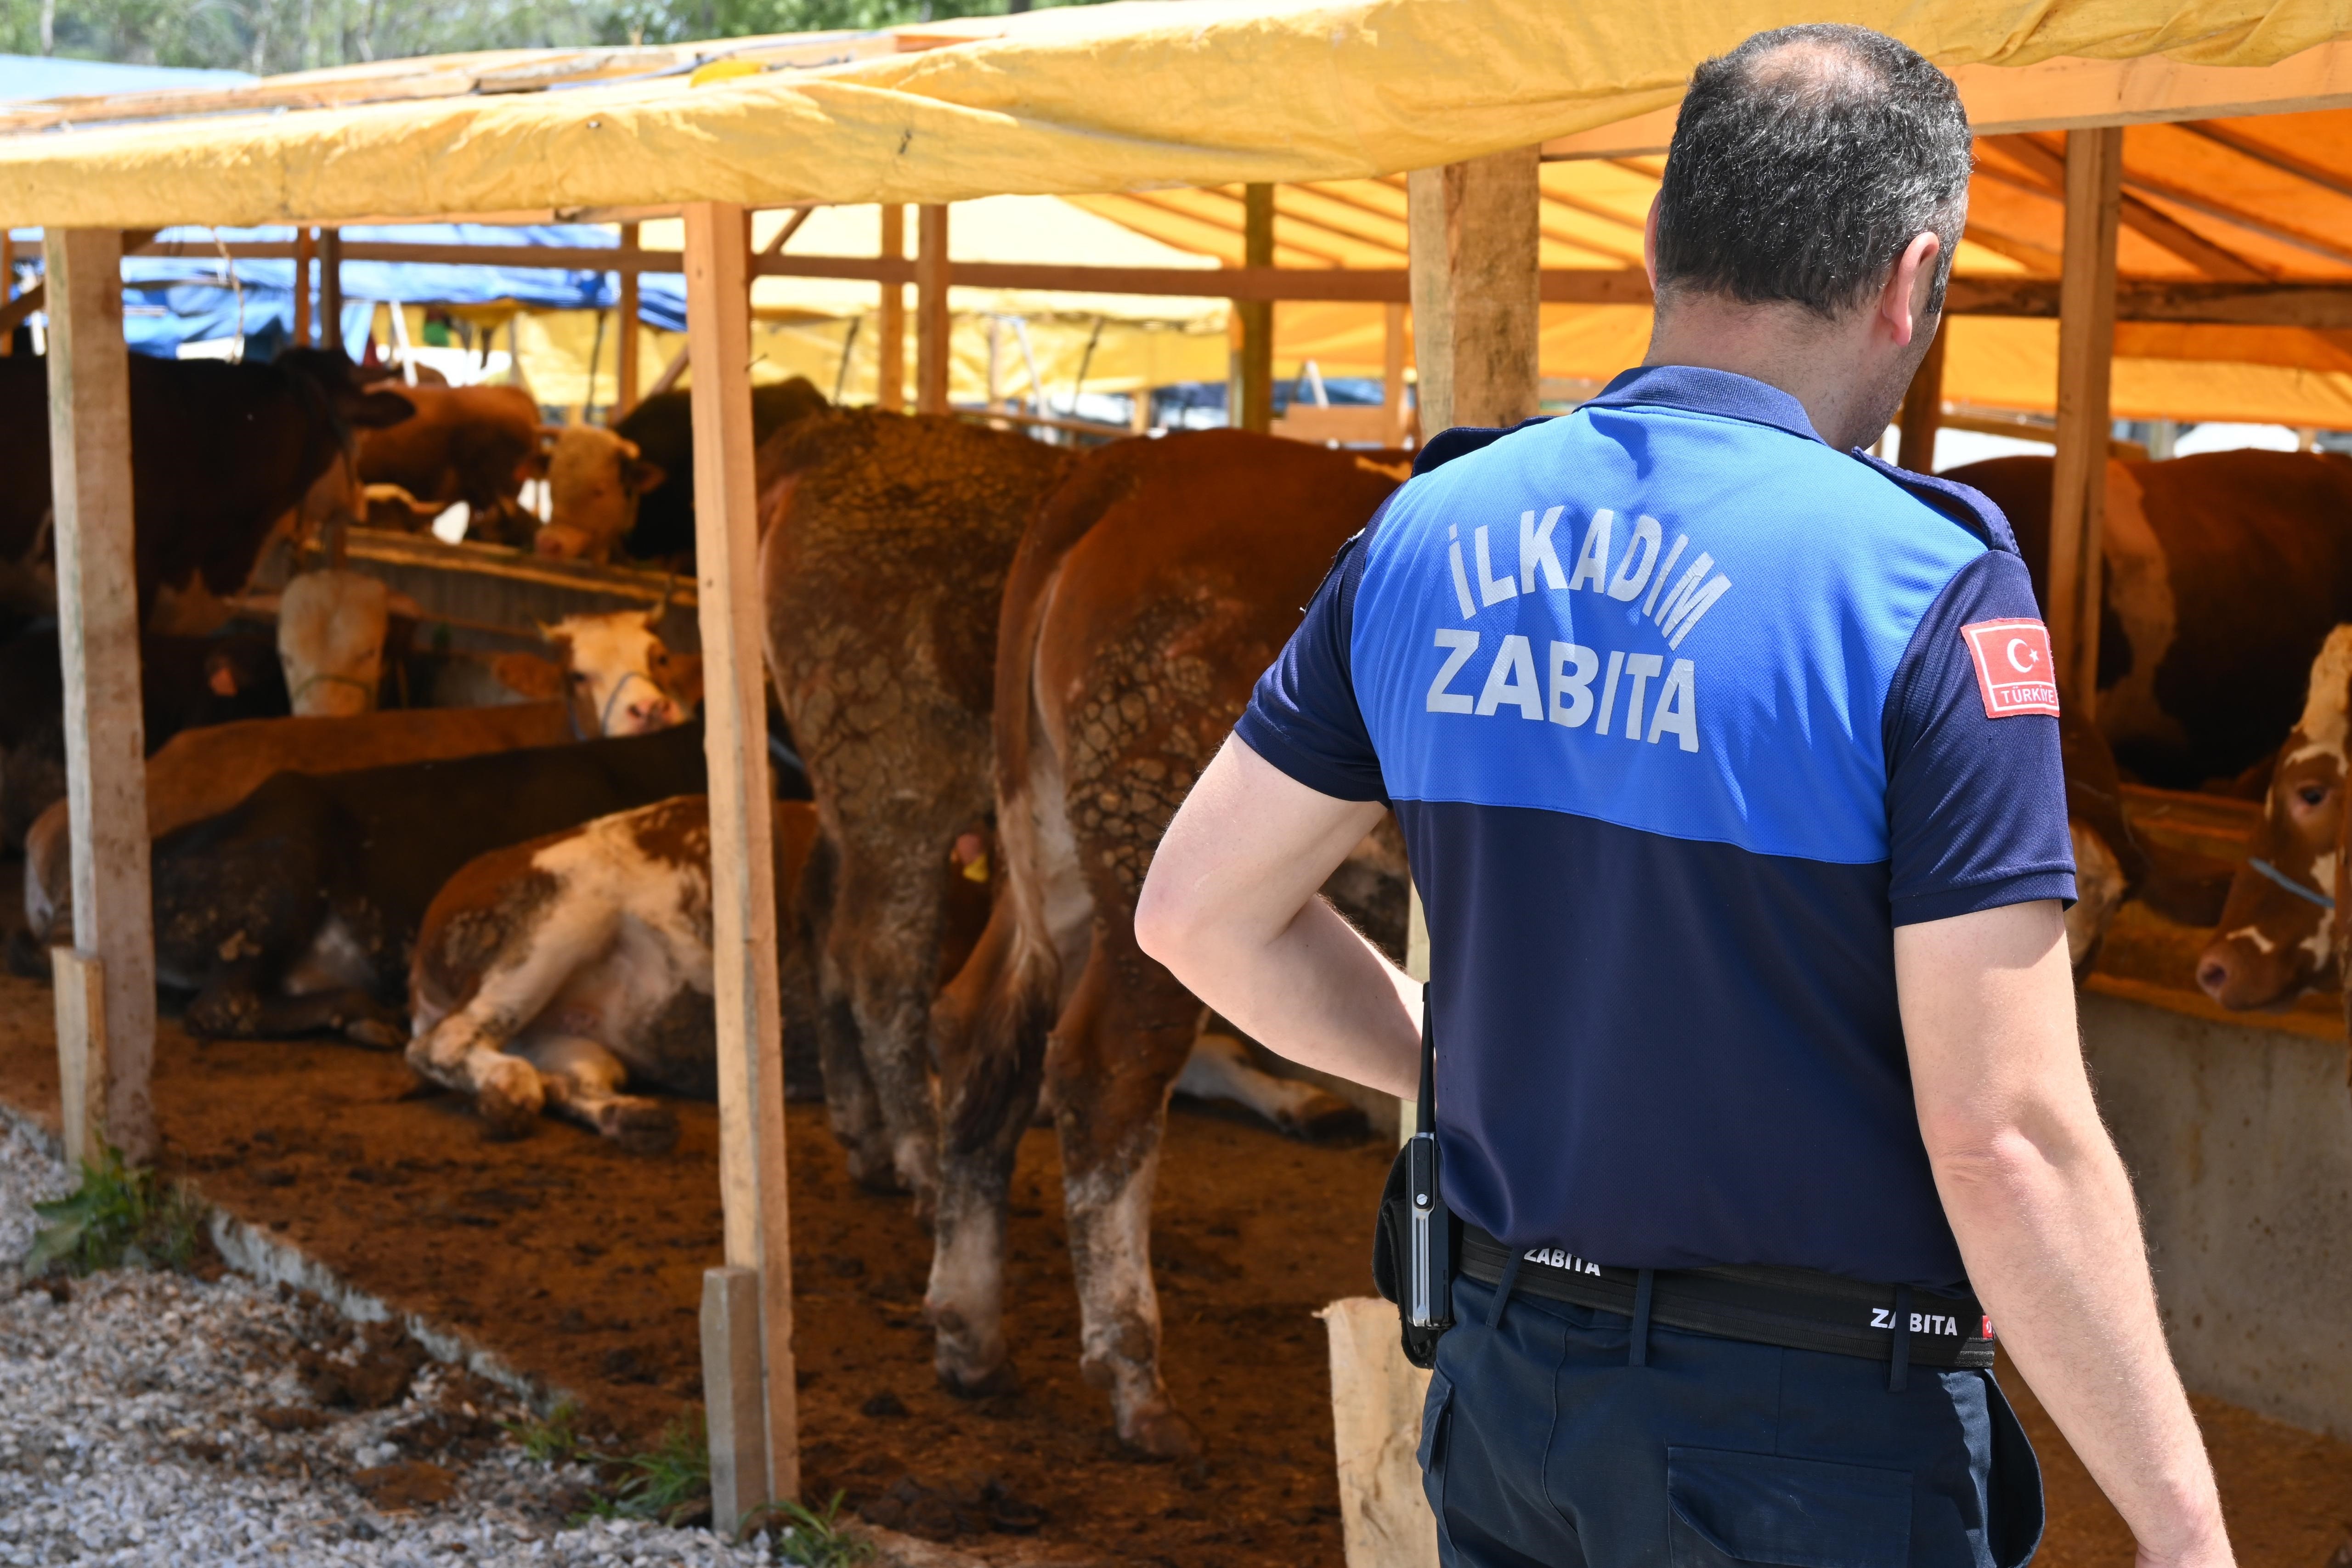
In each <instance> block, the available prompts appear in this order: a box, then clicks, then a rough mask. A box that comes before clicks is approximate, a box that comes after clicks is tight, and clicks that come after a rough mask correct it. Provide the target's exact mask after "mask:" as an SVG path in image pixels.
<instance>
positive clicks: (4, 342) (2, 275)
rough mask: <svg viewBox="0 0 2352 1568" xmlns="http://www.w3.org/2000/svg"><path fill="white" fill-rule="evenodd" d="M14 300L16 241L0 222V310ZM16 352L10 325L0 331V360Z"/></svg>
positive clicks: (14, 330) (13, 327)
mask: <svg viewBox="0 0 2352 1568" xmlns="http://www.w3.org/2000/svg"><path fill="white" fill-rule="evenodd" d="M15 300H16V238H15V237H14V236H12V235H11V234H10V233H9V232H8V225H7V223H6V222H5V220H0V309H5V308H6V307H7V306H8V305H10V304H12V303H14V302H15ZM13 353H16V327H15V326H13V325H11V326H9V327H8V328H7V329H6V330H5V331H0V359H6V358H7V357H8V356H9V355H10V354H13Z"/></svg>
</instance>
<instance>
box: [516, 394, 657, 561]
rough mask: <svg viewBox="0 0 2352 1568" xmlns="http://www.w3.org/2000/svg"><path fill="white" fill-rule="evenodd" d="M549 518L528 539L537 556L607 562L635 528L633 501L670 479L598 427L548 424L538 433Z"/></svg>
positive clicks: (624, 439) (620, 438) (626, 440)
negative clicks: (545, 476)
mask: <svg viewBox="0 0 2352 1568" xmlns="http://www.w3.org/2000/svg"><path fill="white" fill-rule="evenodd" d="M540 441H541V453H542V455H543V456H544V458H545V459H546V465H547V489H548V509H549V519H548V522H547V524H546V526H545V527H543V528H541V530H540V531H538V532H537V533H536V534H534V535H533V536H532V538H531V548H532V549H533V550H534V551H536V552H539V553H540V554H541V555H551V556H555V557H557V558H559V559H562V560H570V561H600V562H601V561H610V560H612V559H613V555H614V551H615V550H616V549H618V547H619V545H620V542H621V541H622V540H624V539H625V538H627V537H628V535H629V533H630V531H632V530H634V529H635V527H636V526H637V505H638V502H639V501H640V500H642V499H643V498H644V497H645V495H646V492H647V491H649V490H652V489H656V488H657V487H659V486H660V485H661V484H662V483H663V482H664V481H665V480H666V479H668V478H669V475H668V473H667V471H666V470H665V469H664V468H662V467H661V465H660V464H658V463H649V462H646V460H645V459H644V458H643V456H642V455H641V454H640V453H639V451H638V448H637V444H636V443H635V441H632V440H630V439H629V438H628V437H625V436H619V435H615V434H614V432H612V431H610V430H607V429H605V428H604V426H601V425H562V426H548V427H547V429H546V430H545V431H543V432H542V433H541V437H540Z"/></svg>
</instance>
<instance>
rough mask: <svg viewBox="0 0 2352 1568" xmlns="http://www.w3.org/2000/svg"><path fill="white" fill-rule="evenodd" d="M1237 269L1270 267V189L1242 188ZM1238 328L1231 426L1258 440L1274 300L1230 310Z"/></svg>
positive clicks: (1269, 419) (1270, 404)
mask: <svg viewBox="0 0 2352 1568" xmlns="http://www.w3.org/2000/svg"><path fill="white" fill-rule="evenodd" d="M1242 265H1243V266H1244V267H1271V266H1273V265H1274V187H1273V186H1272V185H1264V184H1259V185H1244V186H1243V187H1242ZM1234 320H1235V321H1237V322H1238V323H1239V324H1240V327H1241V359H1240V363H1239V365H1238V367H1237V368H1238V369H1239V370H1240V372H1241V374H1240V376H1239V378H1238V379H1239V380H1240V382H1241V407H1240V408H1239V410H1238V411H1237V415H1236V417H1235V418H1234V424H1235V425H1236V426H1239V427H1240V428H1242V429H1244V430H1255V431H1256V432H1257V433H1258V434H1260V435H1264V434H1265V433H1266V432H1267V431H1269V430H1271V429H1273V428H1274V301H1273V300H1240V301H1238V302H1236V303H1235V304H1234Z"/></svg>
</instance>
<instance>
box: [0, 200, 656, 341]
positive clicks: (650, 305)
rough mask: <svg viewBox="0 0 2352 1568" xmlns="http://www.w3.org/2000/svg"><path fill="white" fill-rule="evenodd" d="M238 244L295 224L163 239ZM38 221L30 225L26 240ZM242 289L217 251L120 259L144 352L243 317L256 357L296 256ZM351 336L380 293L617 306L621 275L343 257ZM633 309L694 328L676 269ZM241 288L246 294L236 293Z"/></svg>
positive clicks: (598, 233) (479, 237) (385, 296)
mask: <svg viewBox="0 0 2352 1568" xmlns="http://www.w3.org/2000/svg"><path fill="white" fill-rule="evenodd" d="M341 232H342V237H343V242H344V243H345V244H346V245H347V246H348V245H351V244H353V243H356V242H362V241H368V240H383V241H397V242H401V243H405V244H411V245H502V246H530V245H551V246H564V247H580V248H610V247H615V246H617V245H618V244H619V239H618V237H617V236H615V235H614V232H613V231H612V230H610V229H605V228H599V227H597V226H594V225H593V224H543V225H538V226H531V227H520V228H509V227H499V226H490V225H486V224H403V225H400V226H375V227H370V226H354V227H347V228H345V229H343V230H342V231H341ZM216 233H217V237H218V238H219V239H220V240H222V241H224V242H226V244H228V245H229V246H231V247H236V245H239V244H259V243H264V242H271V241H275V242H277V243H279V244H285V243H289V242H291V241H292V239H293V237H294V231H293V230H292V229H290V228H225V229H220V230H217V231H215V230H213V229H209V228H197V227H188V228H170V229H165V230H164V231H163V234H162V235H161V236H160V238H163V239H165V240H177V241H180V242H182V243H183V244H185V245H187V246H190V247H209V246H210V245H212V243H213V242H214V238H215V234H216ZM26 237H27V238H30V237H32V231H26ZM235 275H236V289H231V288H230V287H229V277H230V267H229V264H228V263H227V262H226V261H225V260H224V259H222V258H221V257H219V256H218V255H217V254H214V255H205V254H203V253H202V252H201V251H200V252H199V253H198V254H194V255H188V256H133V257H128V258H124V261H123V263H122V279H123V324H124V331H125V333H126V335H127V336H128V337H129V339H130V341H131V347H132V348H134V349H137V350H139V351H140V352H141V353H152V354H162V355H166V356H168V355H171V354H173V353H176V352H177V351H178V349H179V346H180V345H181V344H182V343H186V342H206V341H209V340H212V339H216V338H227V337H234V336H236V333H237V331H238V324H239V320H240V311H241V312H242V321H243V327H244V332H245V336H246V339H247V342H248V344H249V352H250V353H252V355H253V356H254V357H260V356H261V355H262V354H263V353H266V352H268V347H269V346H270V345H271V343H272V342H273V340H275V341H280V342H282V341H283V340H284V339H285V338H287V337H289V336H290V335H291V334H292V332H293V326H294V263H293V262H292V261H290V260H289V261H240V262H237V263H236V267H235ZM342 279H343V300H344V305H343V320H342V333H343V346H344V348H345V349H346V351H347V352H349V353H351V354H352V357H354V358H357V357H358V356H359V354H360V353H361V352H362V350H363V349H364V348H365V347H366V344H367V335H368V323H369V321H370V320H371V319H372V317H373V307H374V306H375V305H376V304H377V303H378V302H380V301H396V302H399V303H403V304H410V305H480V304H492V303H496V302H499V301H502V300H511V301H513V302H514V303H516V304H519V305H523V306H526V307H529V308H531V309H534V310H611V309H612V308H614V306H615V305H617V304H618V303H619V301H620V279H619V275H618V274H616V273H611V272H586V271H558V270H551V269H546V268H534V267H474V266H463V267H461V266H455V265H441V264H438V263H429V264H428V263H421V262H406V261H351V260H346V261H345V262H344V263H343V270H342ZM637 287H638V293H637V301H638V303H637V314H638V317H639V319H640V320H642V321H644V322H645V323H646V325H647V326H649V327H656V328H659V329H661V330H663V331H685V330H686V280H685V279H683V278H681V277H679V276H677V274H674V273H646V274H640V275H639V278H638V286H637ZM240 294H241V295H242V301H241V302H240V299H239V295H240Z"/></svg>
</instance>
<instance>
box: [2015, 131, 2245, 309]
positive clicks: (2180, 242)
mask: <svg viewBox="0 0 2352 1568" xmlns="http://www.w3.org/2000/svg"><path fill="white" fill-rule="evenodd" d="M1977 140H1978V144H1979V146H1990V147H1992V148H1993V149H1994V150H1995V151H1997V152H1999V153H2001V154H2002V155H2004V156H2006V157H2009V158H2011V159H2014V160H2015V161H2016V162H2017V163H2021V164H2022V165H2024V166H2025V168H2026V169H2027V170H2028V171H2029V172H2030V173H2032V175H2033V176H2034V178H2035V180H2037V181H2039V182H2040V184H2041V186H2042V189H2044V190H2046V191H2049V192H2052V193H2054V194H2057V195H2063V194H2064V192H2065V189H2066V159H2065V156H2064V155H2063V153H2057V152H2055V151H2053V150H2052V149H2051V148H2049V147H2047V146H2044V145H2043V144H2042V142H2038V141H2036V140H2034V139H2033V138H2032V137H2031V136H1980V137H1979V138H1978V139H1977ZM1978 172H1979V174H1990V173H1993V172H1994V171H1991V170H1988V169H1987V168H1986V167H1985V166H1984V165H1983V164H1982V163H1979V165H1978ZM2116 212H2117V216H2118V218H2119V219H2120V221H2121V222H2122V224H2123V226H2125V227H2126V228H2128V229H2130V230H2132V231H2133V232H2134V233H2136V234H2137V235H2139V236H2140V237H2142V238H2144V239H2147V240H2148V241H2149V242H2150V243H2152V244H2154V245H2157V246H2158V247H2161V248H2163V249H2165V250H2168V251H2170V252H2171V253H2172V254H2173V255H2175V256H2177V257H2179V258H2180V259H2181V260H2183V261H2186V262H2187V263H2189V266H2191V267H2194V268H2197V269H2198V270H2199V271H2200V272H2203V273H2204V274H2205V275H2206V276H2207V277H2209V278H2214V279H2221V281H2223V282H2229V283H2267V282H2269V281H2270V280H2271V274H2270V273H2269V272H2268V271H2266V270H2265V269H2263V268H2260V267H2257V266H2255V265H2254V264H2253V263H2252V262H2251V261H2248V260H2247V259H2246V258H2244V257H2242V256H2240V255H2239V254H2238V253H2237V252H2236V251H2233V250H2231V249H2230V248H2229V247H2227V246H2221V245H2216V244H2214V243H2213V241H2211V240H2210V239H2208V238H2206V237H2204V236H2203V235H2201V234H2199V233H2198V232H2197V231H2196V230H2195V229H2193V228H2190V227H2189V226H2188V225H2187V224H2184V223H2182V222H2181V221H2180V220H2179V219H2178V218H2176V217H2173V216H2171V215H2169V214H2168V213H2163V212H2159V211H2158V210H2157V209H2156V208H2154V207H2152V206H2150V205H2147V203H2146V202H2144V201H2142V200H2140V198H2139V197H2137V196H2134V195H2126V196H2125V197H2123V198H2122V202H2121V205H2119V206H2118V207H2117V209H2116Z"/></svg>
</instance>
